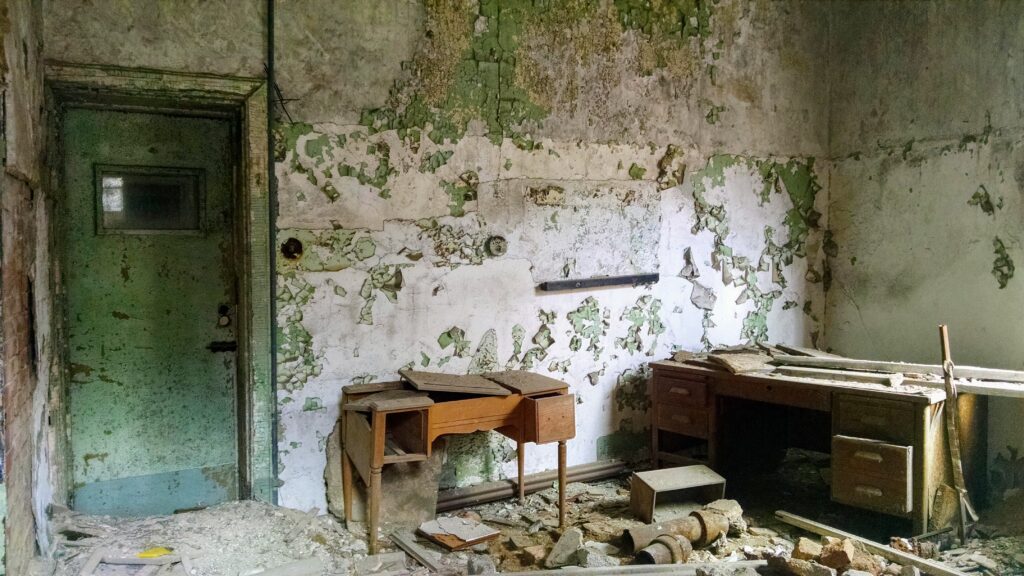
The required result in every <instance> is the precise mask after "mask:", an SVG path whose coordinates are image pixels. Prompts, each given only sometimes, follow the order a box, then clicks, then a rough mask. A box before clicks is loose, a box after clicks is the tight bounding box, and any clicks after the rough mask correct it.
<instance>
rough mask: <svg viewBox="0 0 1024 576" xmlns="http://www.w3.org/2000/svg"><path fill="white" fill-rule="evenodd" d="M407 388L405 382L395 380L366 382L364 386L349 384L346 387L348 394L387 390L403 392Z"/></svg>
mask: <svg viewBox="0 0 1024 576" xmlns="http://www.w3.org/2000/svg"><path fill="white" fill-rule="evenodd" d="M402 388H405V382H402V381H401V380H394V381H391V382H366V383H363V384H349V385H348V386H345V388H344V390H345V393H346V394H372V393H374V392H384V391H385V390H401V389H402Z"/></svg>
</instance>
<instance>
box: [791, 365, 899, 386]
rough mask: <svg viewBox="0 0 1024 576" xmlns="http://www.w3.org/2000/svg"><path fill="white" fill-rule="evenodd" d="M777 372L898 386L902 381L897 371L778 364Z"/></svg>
mask: <svg viewBox="0 0 1024 576" xmlns="http://www.w3.org/2000/svg"><path fill="white" fill-rule="evenodd" d="M775 372H776V373H777V374H785V375H786V376H800V377H802V378H821V379H822V380H838V381H840V382H862V383H864V384H881V385H883V386H898V385H899V384H901V383H902V382H903V381H904V378H903V374H901V373H899V372H893V373H888V374H886V373H883V372H857V371H854V370H832V369H829V368H808V367H806V366H778V367H777V368H775Z"/></svg>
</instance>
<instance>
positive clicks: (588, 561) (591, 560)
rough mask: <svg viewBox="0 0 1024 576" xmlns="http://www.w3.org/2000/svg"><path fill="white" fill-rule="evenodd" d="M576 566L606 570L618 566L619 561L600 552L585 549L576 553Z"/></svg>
mask: <svg viewBox="0 0 1024 576" xmlns="http://www.w3.org/2000/svg"><path fill="white" fill-rule="evenodd" d="M576 564H577V565H578V566H582V567H584V568H605V567H609V566H618V565H619V559H618V558H613V557H611V556H609V555H608V554H605V553H603V552H601V551H600V550H597V549H594V548H589V547H583V548H580V550H579V551H578V552H577V553H576Z"/></svg>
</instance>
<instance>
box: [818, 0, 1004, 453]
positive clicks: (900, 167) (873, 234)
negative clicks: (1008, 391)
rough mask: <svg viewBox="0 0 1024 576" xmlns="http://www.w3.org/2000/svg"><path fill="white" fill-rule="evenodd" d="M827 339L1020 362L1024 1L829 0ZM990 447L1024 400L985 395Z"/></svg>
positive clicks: (852, 346)
mask: <svg viewBox="0 0 1024 576" xmlns="http://www.w3.org/2000/svg"><path fill="white" fill-rule="evenodd" d="M833 5H834V12H833V13H832V15H831V18H832V26H831V28H832V33H831V40H830V50H829V60H830V63H831V69H832V70H833V71H834V72H833V73H832V74H831V76H830V80H831V81H830V94H831V96H830V100H831V102H830V107H829V110H830V120H829V126H830V132H831V145H830V148H831V152H832V156H833V162H832V170H831V171H830V176H829V181H830V185H829V188H830V196H831V199H832V204H831V206H830V210H829V225H830V228H831V229H832V231H833V233H834V238H835V242H836V245H837V249H836V256H835V257H834V258H832V259H831V267H832V269H833V277H834V282H833V285H832V289H831V291H830V292H829V294H828V309H827V311H826V331H827V333H828V343H829V346H830V347H832V348H834V349H835V350H836V351H837V352H840V353H842V354H845V355H849V356H853V357H867V358H878V359H892V360H905V361H911V362H928V363H938V362H939V361H940V354H939V341H938V336H937V330H936V326H937V325H938V324H940V323H946V324H949V326H950V337H951V341H952V351H953V359H954V360H955V361H956V362H958V363H960V364H965V365H967V364H970V365H980V366H993V367H1001V368H1009V369H1016V370H1020V369H1024V359H1022V358H1024V356H1022V355H1021V342H1022V341H1024V324H1022V323H1021V322H1020V320H1019V311H1020V310H1022V309H1024V285H1022V284H1021V278H1018V277H1015V276H1013V266H1014V263H1017V264H1019V263H1021V262H1022V261H1024V250H1022V248H1024V247H1022V243H1021V242H1022V228H1021V227H1022V224H1024V201H1022V200H1024V198H1022V192H1021V191H1022V190H1024V138H1022V136H1024V60H1022V59H1021V57H1020V54H1022V53H1024V4H1022V3H1020V2H1011V1H988V0H978V1H971V2H958V1H946V0H942V1H929V2H917V3H900V4H899V5H895V4H893V3H889V2H881V1H877V2H860V1H857V2H837V3H833ZM990 406H991V415H990V436H989V445H990V448H989V450H990V456H995V455H996V454H997V453H998V452H1002V453H1003V454H1004V455H1005V454H1006V446H1007V445H1013V446H1016V447H1018V448H1020V447H1021V446H1022V445H1024V436H1022V434H1021V431H1020V426H1019V422H1020V421H1021V419H1022V418H1024V403H1022V402H1017V401H1011V400H1008V399H998V400H993V401H992V402H991V404H990Z"/></svg>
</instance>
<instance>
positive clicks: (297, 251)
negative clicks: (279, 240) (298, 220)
mask: <svg viewBox="0 0 1024 576" xmlns="http://www.w3.org/2000/svg"><path fill="white" fill-rule="evenodd" d="M281 255H282V256H284V257H285V258H287V259H289V260H298V259H299V258H301V257H302V242H301V241H300V240H299V239H298V238H289V239H287V240H285V241H284V244H281Z"/></svg>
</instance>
